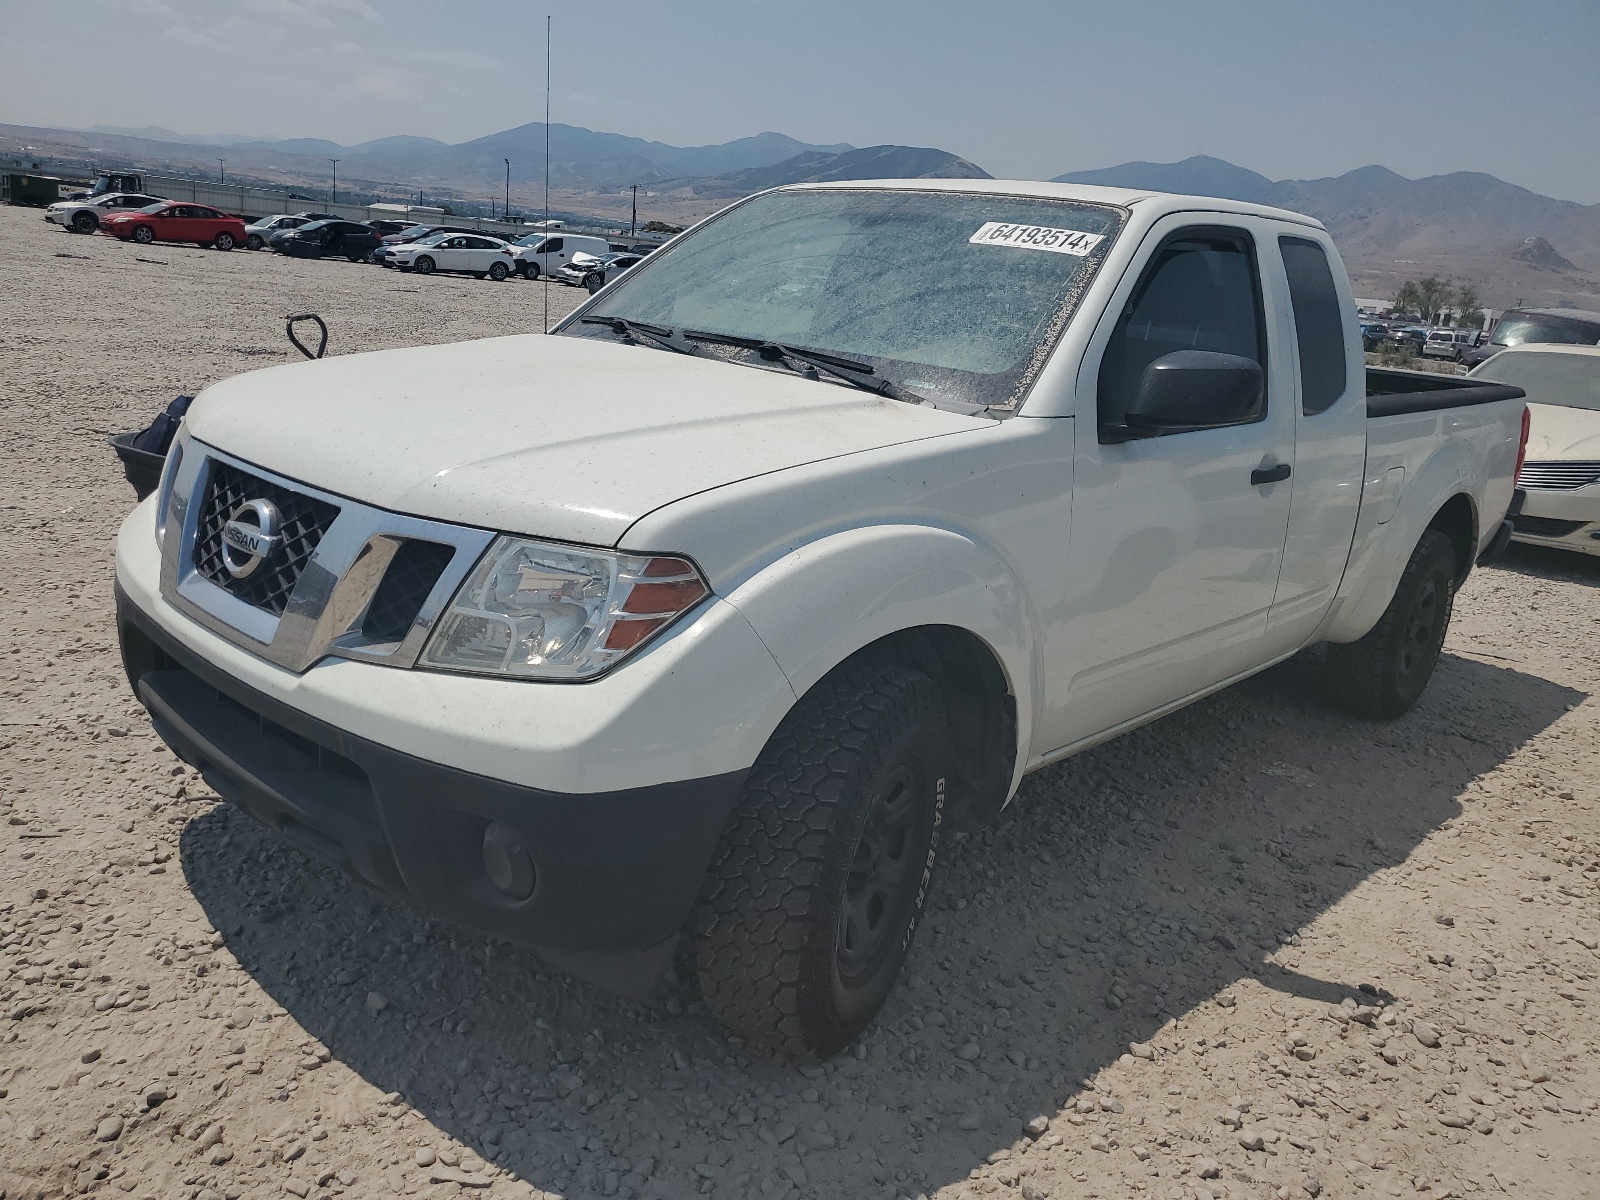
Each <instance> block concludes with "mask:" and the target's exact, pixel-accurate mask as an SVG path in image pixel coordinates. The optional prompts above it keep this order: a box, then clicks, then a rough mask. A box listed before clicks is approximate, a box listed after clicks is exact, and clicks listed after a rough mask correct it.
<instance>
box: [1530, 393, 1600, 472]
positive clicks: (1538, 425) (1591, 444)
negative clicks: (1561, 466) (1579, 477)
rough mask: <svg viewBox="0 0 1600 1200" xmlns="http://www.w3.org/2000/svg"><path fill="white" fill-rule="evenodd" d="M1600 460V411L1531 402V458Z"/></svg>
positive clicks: (1548, 460) (1536, 460)
mask: <svg viewBox="0 0 1600 1200" xmlns="http://www.w3.org/2000/svg"><path fill="white" fill-rule="evenodd" d="M1573 460H1576V461H1579V462H1593V461H1596V460H1600V412H1593V411H1591V410H1589V409H1586V408H1567V407H1565V406H1564V405H1559V404H1530V405H1528V461H1530V462H1563V461H1573Z"/></svg>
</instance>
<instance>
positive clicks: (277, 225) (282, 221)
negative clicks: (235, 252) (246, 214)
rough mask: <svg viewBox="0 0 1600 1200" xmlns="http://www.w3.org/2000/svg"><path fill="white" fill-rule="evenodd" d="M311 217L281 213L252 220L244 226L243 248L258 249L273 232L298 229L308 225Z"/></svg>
mask: <svg viewBox="0 0 1600 1200" xmlns="http://www.w3.org/2000/svg"><path fill="white" fill-rule="evenodd" d="M312 220H313V218H311V217H297V216H290V215H289V214H288V213H282V214H280V215H278V216H276V217H262V218H260V219H259V220H256V221H252V222H250V224H248V225H246V226H245V227H244V248H245V249H246V250H260V249H262V248H263V247H264V246H265V245H266V244H267V240H268V239H269V238H270V237H272V235H273V234H275V233H277V232H278V231H280V230H283V229H299V228H300V226H302V225H309V224H310V223H311V221H312Z"/></svg>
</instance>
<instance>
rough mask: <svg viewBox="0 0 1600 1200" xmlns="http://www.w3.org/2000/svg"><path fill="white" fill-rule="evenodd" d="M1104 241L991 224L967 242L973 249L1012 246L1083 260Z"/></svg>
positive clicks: (1039, 227)
mask: <svg viewBox="0 0 1600 1200" xmlns="http://www.w3.org/2000/svg"><path fill="white" fill-rule="evenodd" d="M1104 238H1105V235H1104V234H1102V233H1080V232H1079V231H1078V230H1076V229H1051V228H1050V227H1049V226H1048V225H1011V224H1008V223H1006V222H1005V221H988V222H986V223H985V224H984V226H983V228H981V229H979V230H978V232H977V233H975V234H973V235H972V236H971V237H969V238H968V239H967V241H969V242H971V243H972V244H973V245H974V246H1013V247H1015V248H1017V249H1019V250H1048V251H1050V253H1052V254H1075V255H1077V256H1078V257H1079V258H1082V257H1083V256H1084V255H1086V254H1088V253H1089V251H1091V250H1093V249H1094V248H1095V247H1096V246H1098V245H1099V244H1100V243H1101V241H1103V240H1104Z"/></svg>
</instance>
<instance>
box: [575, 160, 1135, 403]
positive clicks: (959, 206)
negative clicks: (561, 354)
mask: <svg viewBox="0 0 1600 1200" xmlns="http://www.w3.org/2000/svg"><path fill="white" fill-rule="evenodd" d="M1121 221H1122V217H1121V214H1120V213H1119V212H1117V210H1115V209H1112V208H1106V207H1101V206H1098V205H1089V204H1072V203H1065V202H1060V201H1052V200H1040V199H1034V198H1026V199H1024V198H1015V197H1002V196H985V195H959V194H954V195H953V194H950V193H943V194H932V193H925V192H909V191H894V190H874V191H868V190H860V191H857V190H826V191H823V190H818V191H793V192H783V193H778V194H775V195H768V196H760V197H757V198H756V199H754V200H751V201H750V202H748V203H746V204H743V205H740V206H738V207H737V208H734V209H732V210H731V211H729V212H727V213H725V214H724V215H723V216H721V217H719V218H717V219H716V220H714V221H712V222H711V223H709V224H708V225H706V226H705V227H704V228H702V229H700V230H698V231H697V232H695V233H694V234H693V235H691V236H690V237H688V238H686V239H684V240H683V241H682V242H680V243H679V244H678V245H676V246H674V247H672V248H671V249H670V250H667V251H666V252H664V253H662V254H661V255H660V257H659V258H657V259H654V260H647V261H646V263H645V264H642V265H641V266H640V267H638V268H636V269H635V271H634V273H633V274H632V275H631V276H629V277H628V278H627V279H626V281H625V282H624V283H623V284H622V285H620V286H619V287H618V288H617V289H616V291H615V292H613V293H612V294H611V295H609V296H607V297H605V298H604V299H603V300H601V301H600V303H599V304H597V305H596V306H595V307H594V308H592V309H590V310H588V311H587V313H586V314H585V315H586V316H589V317H616V318H622V319H623V320H624V321H629V322H642V323H645V324H648V325H651V326H655V327H658V328H660V327H665V328H668V329H671V330H672V331H673V333H674V334H676V335H678V336H680V337H681V338H682V339H684V340H685V341H686V342H687V343H688V344H690V345H694V346H698V347H700V348H701V349H702V352H711V351H712V349H713V348H714V350H715V352H717V353H732V354H733V355H735V356H736V357H740V356H744V357H749V355H748V351H750V350H751V349H753V347H742V348H741V347H733V348H731V349H730V348H729V347H728V346H727V345H726V344H725V343H719V342H716V341H714V340H708V339H705V338H702V337H700V336H698V335H702V334H715V335H718V336H726V337H732V338H737V339H741V340H749V341H754V342H757V343H762V342H765V343H774V344H780V345H783V346H786V347H794V348H802V349H806V350H813V351H822V352H824V353H826V354H829V355H835V356H839V357H842V358H845V359H849V360H853V361H854V362H855V363H858V364H865V365H867V366H870V367H871V368H872V372H873V374H874V376H876V377H878V378H881V379H883V380H886V381H890V382H892V383H893V384H895V385H898V386H899V387H900V388H902V389H904V390H905V391H906V392H908V393H911V394H912V395H914V396H915V397H920V398H923V399H927V400H929V401H932V402H933V403H936V404H947V405H950V406H969V405H977V406H982V405H1004V404H1008V403H1010V402H1012V401H1013V400H1014V399H1015V398H1017V397H1018V396H1019V395H1020V394H1021V393H1022V391H1023V390H1024V389H1025V388H1026V386H1027V385H1028V383H1030V382H1031V380H1032V376H1033V373H1034V372H1035V371H1036V370H1037V367H1038V366H1039V364H1040V362H1041V361H1042V355H1039V354H1037V353H1036V350H1037V349H1038V348H1039V347H1041V346H1043V345H1046V344H1048V343H1049V342H1051V341H1053V339H1054V337H1055V335H1056V333H1057V332H1058V331H1059V329H1060V328H1061V326H1062V325H1063V324H1064V323H1065V319H1066V317H1068V316H1070V315H1071V309H1072V306H1073V305H1074V304H1075V303H1076V300H1077V298H1078V296H1079V295H1081V294H1082V290H1083V287H1084V286H1085V285H1086V284H1087V282H1088V281H1089V280H1090V279H1091V278H1092V277H1093V273H1094V271H1095V269H1096V268H1097V267H1098V266H1099V264H1100V262H1101V261H1102V259H1103V258H1104V256H1105V253H1106V250H1107V249H1108V248H1109V246H1110V243H1111V241H1112V238H1113V237H1114V236H1115V234H1116V231H1117V230H1118V229H1119V228H1120V226H1121ZM561 332H564V333H569V334H574V335H579V336H585V337H616V336H618V331H617V329H616V328H614V327H612V326H610V325H606V324H601V323H599V322H596V321H579V322H577V323H574V324H571V325H568V326H566V327H564V328H563V329H562V331H561ZM646 344H648V343H646ZM750 360H751V361H761V360H760V359H759V358H751V359H750Z"/></svg>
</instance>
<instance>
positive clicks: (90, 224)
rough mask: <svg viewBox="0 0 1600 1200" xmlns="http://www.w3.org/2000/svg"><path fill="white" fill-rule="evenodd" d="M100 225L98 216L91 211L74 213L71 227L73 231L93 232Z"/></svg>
mask: <svg viewBox="0 0 1600 1200" xmlns="http://www.w3.org/2000/svg"><path fill="white" fill-rule="evenodd" d="M99 227H100V218H99V217H97V216H95V215H94V214H93V213H92V212H80V213H74V214H73V217H72V229H73V232H75V233H93V232H94V231H95V230H96V229H98V228H99Z"/></svg>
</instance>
